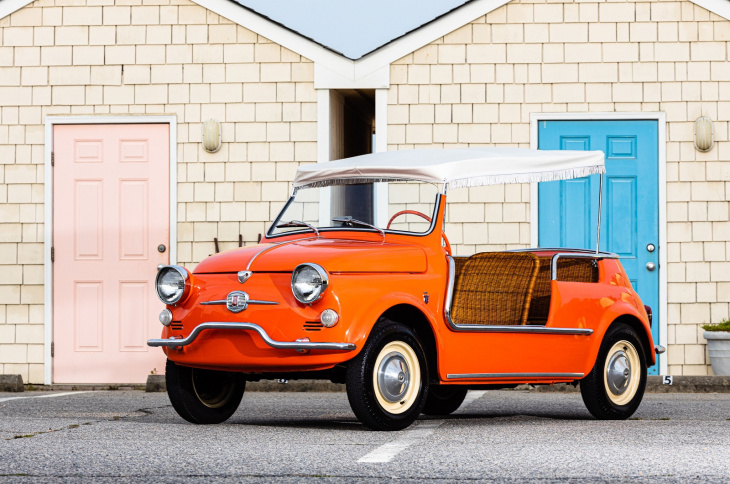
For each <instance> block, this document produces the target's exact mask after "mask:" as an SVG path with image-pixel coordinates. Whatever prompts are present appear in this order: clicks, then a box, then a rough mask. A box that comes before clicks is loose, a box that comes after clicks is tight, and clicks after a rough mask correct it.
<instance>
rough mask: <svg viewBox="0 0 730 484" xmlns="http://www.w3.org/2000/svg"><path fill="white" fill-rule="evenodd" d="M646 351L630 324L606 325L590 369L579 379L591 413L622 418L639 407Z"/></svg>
mask: <svg viewBox="0 0 730 484" xmlns="http://www.w3.org/2000/svg"><path fill="white" fill-rule="evenodd" d="M645 354H646V353H644V347H643V345H642V344H641V338H639V335H638V334H637V333H636V331H634V330H633V329H632V328H631V327H629V326H627V325H625V324H615V325H613V326H611V327H610V328H609V329H608V331H607V332H606V336H605V337H604V338H603V342H602V343H601V348H600V350H599V351H598V358H597V360H596V364H595V365H594V367H593V370H591V372H590V373H589V374H588V375H587V376H586V377H585V378H583V380H581V382H580V393H581V396H582V397H583V402H584V403H585V405H586V407H587V408H588V411H589V412H591V414H592V415H593V416H594V417H596V418H597V419H601V420H623V419H627V418H629V417H630V416H631V415H633V414H634V412H635V411H636V409H637V408H639V404H640V403H641V399H642V398H643V397H644V389H645V388H646V356H645Z"/></svg>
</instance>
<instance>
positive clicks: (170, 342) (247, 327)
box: [147, 322, 357, 351]
mask: <svg viewBox="0 0 730 484" xmlns="http://www.w3.org/2000/svg"><path fill="white" fill-rule="evenodd" d="M209 329H228V330H238V331H255V332H256V333H258V335H259V336H261V339H263V340H264V342H265V343H266V344H267V345H269V346H271V347H272V348H276V349H279V350H333V351H352V350H354V349H357V346H355V345H354V344H353V343H318V342H311V341H276V340H274V339H271V337H270V336H269V335H268V334H267V333H266V331H265V330H264V328H262V327H261V326H259V325H258V324H253V323H230V322H208V323H202V324H199V325H198V326H196V327H195V329H193V330H192V331H191V332H190V334H189V335H188V336H187V338H183V339H174V338H170V339H151V340H149V341H147V346H167V347H173V348H174V347H178V346H187V345H189V344H190V343H192V342H193V341H195V339H196V338H197V337H198V335H199V334H200V333H201V332H202V331H205V330H209Z"/></svg>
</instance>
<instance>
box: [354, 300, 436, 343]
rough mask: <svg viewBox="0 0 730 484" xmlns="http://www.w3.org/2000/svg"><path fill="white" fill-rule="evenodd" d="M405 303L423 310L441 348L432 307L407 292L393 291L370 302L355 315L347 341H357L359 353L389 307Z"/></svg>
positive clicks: (422, 312)
mask: <svg viewBox="0 0 730 484" xmlns="http://www.w3.org/2000/svg"><path fill="white" fill-rule="evenodd" d="M404 304H405V305H408V306H411V307H413V308H415V309H417V310H418V311H420V312H421V314H423V316H424V317H425V318H426V320H427V321H428V323H429V325H430V327H431V332H432V333H433V334H434V339H435V340H436V346H437V348H440V347H441V340H440V337H439V332H438V331H437V329H436V326H437V324H438V323H437V319H436V317H435V315H434V314H433V313H432V312H431V310H430V308H429V307H427V306H426V304H424V302H423V300H422V299H419V298H418V297H416V296H414V295H413V294H409V293H405V292H391V293H388V294H385V295H383V297H382V298H380V299H378V300H377V301H375V302H373V303H372V304H369V305H368V306H367V307H366V308H365V309H364V310H363V311H361V312H359V313H358V314H357V315H355V316H354V318H353V320H352V321H351V323H350V327H349V328H348V330H347V341H348V342H351V343H355V344H356V345H357V353H359V352H360V350H362V348H363V346H364V345H365V342H366V341H367V339H368V337H369V336H370V332H371V331H372V329H373V327H374V326H375V324H376V323H377V322H378V320H379V319H380V318H381V316H383V314H385V313H386V312H387V311H388V310H389V309H391V308H393V307H395V306H400V305H404ZM406 323H407V322H406ZM357 353H353V354H352V356H353V357H354V356H355V355H356V354H357Z"/></svg>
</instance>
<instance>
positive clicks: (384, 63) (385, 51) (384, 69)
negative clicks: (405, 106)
mask: <svg viewBox="0 0 730 484" xmlns="http://www.w3.org/2000/svg"><path fill="white" fill-rule="evenodd" d="M32 1H33V0H0V19H1V18H4V17H6V16H8V15H10V14H11V13H13V12H15V11H17V10H19V9H21V8H23V7H25V6H26V5H28V4H30V3H32ZM192 1H193V2H194V3H197V4H198V5H200V6H201V7H203V8H206V9H208V10H210V11H212V12H215V13H217V14H218V15H220V16H222V17H225V18H227V19H228V20H231V21H232V22H235V23H237V24H238V25H241V26H243V27H245V28H247V29H249V30H251V31H253V32H256V33H257V34H259V35H261V36H263V37H266V38H267V39H269V40H271V41H272V42H275V43H277V44H279V45H281V46H284V47H286V48H287V49H289V50H292V51H294V52H296V53H297V54H299V55H302V56H304V57H306V58H307V59H309V60H311V61H313V62H314V63H315V76H314V84H315V87H316V88H318V89H325V88H342V89H344V88H353V89H354V88H371V89H378V88H386V87H389V85H390V64H392V63H393V62H395V61H396V60H398V59H400V58H401V57H403V56H405V55H408V54H410V53H412V52H414V51H416V50H418V49H420V48H421V47H423V46H424V45H428V44H430V43H431V42H433V41H434V40H436V39H439V38H441V37H443V36H444V35H446V34H448V33H449V32H453V31H454V30H456V29H458V28H461V27H463V26H464V25H466V24H468V23H469V22H472V21H474V20H475V19H477V18H479V17H481V16H482V15H486V14H488V13H489V12H491V11H493V10H496V9H497V8H499V7H501V6H503V5H505V4H507V3H508V2H509V1H510V0H473V1H471V2H469V3H467V4H465V5H463V6H461V7H459V8H457V9H456V10H454V11H452V12H449V13H447V14H446V15H444V16H442V17H440V18H438V19H436V20H434V21H432V22H430V23H428V24H426V25H424V26H422V27H419V28H418V29H416V30H413V31H412V32H410V33H408V34H406V35H404V36H403V37H401V38H399V39H396V40H394V41H392V42H390V43H388V44H385V45H384V46H382V47H380V48H379V49H377V50H376V51H374V52H372V53H370V54H368V55H366V56H364V57H362V58H360V59H358V60H356V61H353V60H351V59H348V58H346V57H344V56H342V55H340V54H337V53H335V52H333V51H331V50H329V49H327V48H326V47H324V46H322V45H320V44H318V43H316V42H314V41H312V40H309V39H307V38H306V37H303V36H302V35H300V34H298V33H296V32H294V31H292V30H289V29H287V28H286V27H283V26H281V25H279V24H277V23H275V22H272V21H271V20H269V19H267V18H265V17H262V16H261V15H259V14H257V13H254V12H252V11H250V10H248V9H246V8H244V7H242V6H241V5H239V4H237V3H236V2H234V1H231V0H192ZM690 1H691V2H692V3H695V4H696V5H699V6H700V7H703V8H705V9H707V10H709V11H710V12H712V13H715V14H717V15H719V16H720V17H723V18H726V19H730V2H728V1H727V0H690Z"/></svg>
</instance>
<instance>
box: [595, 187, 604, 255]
mask: <svg viewBox="0 0 730 484" xmlns="http://www.w3.org/2000/svg"><path fill="white" fill-rule="evenodd" d="M602 199H603V173H601V181H600V182H599V183H598V231H597V233H596V254H598V252H599V250H598V247H599V246H600V245H601V201H602Z"/></svg>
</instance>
